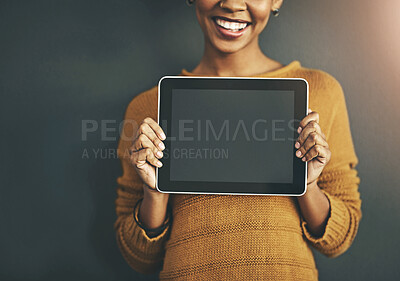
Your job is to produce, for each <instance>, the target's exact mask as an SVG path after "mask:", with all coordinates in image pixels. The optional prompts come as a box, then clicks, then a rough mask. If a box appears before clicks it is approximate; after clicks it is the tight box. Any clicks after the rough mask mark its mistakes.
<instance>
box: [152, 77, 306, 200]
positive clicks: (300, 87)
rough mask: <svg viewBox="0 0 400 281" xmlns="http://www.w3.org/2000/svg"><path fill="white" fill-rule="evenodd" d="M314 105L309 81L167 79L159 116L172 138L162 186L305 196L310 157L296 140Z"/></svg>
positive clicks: (159, 172) (160, 173)
mask: <svg viewBox="0 0 400 281" xmlns="http://www.w3.org/2000/svg"><path fill="white" fill-rule="evenodd" d="M307 109H308V83H307V81H306V80H305V79H301V78H262V77H256V78H255V77H206V76H164V77H162V78H161V79H160V80H159V83H158V117H157V121H158V124H159V125H160V126H161V128H162V129H163V131H164V132H165V134H166V136H167V138H166V140H164V141H163V142H164V144H165V147H166V148H165V150H164V151H163V152H164V156H163V158H162V159H161V161H162V162H163V166H162V167H160V168H158V167H156V188H157V190H158V191H160V192H163V193H187V194H237V195H288V196H289V195H290V196H299V195H302V194H304V193H305V192H306V188H307V162H303V161H301V159H299V158H298V157H296V156H295V151H296V148H295V147H294V144H295V141H296V139H297V137H298V135H299V134H298V133H297V128H298V126H299V123H300V121H301V120H302V119H303V118H304V117H305V116H306V115H307V114H308V111H307Z"/></svg>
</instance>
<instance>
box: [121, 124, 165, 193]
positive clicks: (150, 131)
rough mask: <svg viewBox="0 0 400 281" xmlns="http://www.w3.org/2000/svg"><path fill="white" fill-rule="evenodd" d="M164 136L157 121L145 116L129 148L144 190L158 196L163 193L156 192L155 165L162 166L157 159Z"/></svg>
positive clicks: (162, 148)
mask: <svg viewBox="0 0 400 281" xmlns="http://www.w3.org/2000/svg"><path fill="white" fill-rule="evenodd" d="M165 138H166V136H165V134H164V132H163V130H162V129H161V127H160V126H159V125H158V124H157V122H156V121H154V120H153V119H152V118H150V117H146V118H145V119H144V120H143V122H142V123H141V124H140V125H139V128H138V130H137V131H136V135H135V140H134V141H133V144H132V146H131V147H130V148H129V151H130V153H131V162H132V164H133V166H134V167H135V170H136V172H137V173H138V174H139V176H140V177H141V179H142V180H143V182H144V184H145V186H144V190H145V191H150V193H151V194H158V195H160V196H161V194H163V193H161V192H158V191H157V189H156V182H155V179H156V178H155V177H156V169H155V167H156V166H157V167H161V166H162V163H161V161H160V160H159V159H161V158H162V157H163V152H162V151H163V150H164V149H165V146H164V144H163V142H162V140H165ZM163 195H168V194H163Z"/></svg>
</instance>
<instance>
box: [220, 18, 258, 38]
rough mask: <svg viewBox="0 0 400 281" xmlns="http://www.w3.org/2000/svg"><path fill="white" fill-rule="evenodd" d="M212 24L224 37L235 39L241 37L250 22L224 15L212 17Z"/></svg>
mask: <svg viewBox="0 0 400 281" xmlns="http://www.w3.org/2000/svg"><path fill="white" fill-rule="evenodd" d="M212 19H213V22H214V26H215V27H216V29H217V30H218V33H219V34H220V36H221V37H223V38H224V39H236V38H239V37H241V36H242V35H243V34H244V33H245V32H246V31H247V29H248V27H249V25H251V22H249V21H245V20H242V19H235V20H233V19H230V18H226V17H219V16H216V17H212Z"/></svg>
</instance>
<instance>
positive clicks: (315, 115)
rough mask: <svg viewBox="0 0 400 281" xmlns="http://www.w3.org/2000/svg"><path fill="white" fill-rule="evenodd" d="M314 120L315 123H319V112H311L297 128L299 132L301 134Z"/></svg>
mask: <svg viewBox="0 0 400 281" xmlns="http://www.w3.org/2000/svg"><path fill="white" fill-rule="evenodd" d="M311 120H314V121H315V122H317V123H319V114H318V112H315V111H313V112H311V113H309V114H308V115H307V116H305V117H304V118H303V119H302V120H301V121H300V124H299V128H297V132H298V133H299V134H300V132H301V131H302V130H303V129H304V128H305V126H307V124H308V123H309V122H310V121H311Z"/></svg>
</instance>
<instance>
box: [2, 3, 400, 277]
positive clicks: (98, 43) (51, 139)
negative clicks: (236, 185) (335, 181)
mask: <svg viewBox="0 0 400 281" xmlns="http://www.w3.org/2000/svg"><path fill="white" fill-rule="evenodd" d="M399 10H400V2H399V1H395V0H392V1H388V0H387V1H371V0H367V1H366V0H353V1H346V0H336V1H310V0H302V1H289V0H287V1H285V3H284V5H283V7H282V11H281V15H280V16H279V17H278V18H271V20H270V22H269V24H268V26H267V29H266V30H265V31H264V32H263V34H262V36H261V38H260V42H261V46H262V49H263V50H264V51H265V53H266V54H267V55H269V56H271V57H273V58H275V59H277V60H279V61H281V62H282V63H285V64H287V63H289V62H291V61H292V60H294V59H298V60H300V62H301V63H302V64H303V65H304V66H306V67H312V68H319V69H322V70H325V71H327V72H329V73H331V74H332V75H333V76H335V77H336V78H337V79H338V80H339V82H340V83H341V84H342V86H343V89H344V91H345V95H346V101H347V106H348V110H349V117H350V122H351V129H352V134H353V138H354V143H355V147H356V152H357V155H358V157H359V160H360V164H359V165H358V170H359V175H360V177H361V185H360V191H361V195H362V199H363V219H362V222H361V225H360V229H359V233H358V236H357V238H356V240H355V242H354V244H353V246H352V247H351V248H350V250H349V251H348V252H346V253H345V254H344V255H342V256H340V257H339V258H336V259H328V258H325V257H323V256H322V255H320V254H317V253H316V259H317V265H318V268H319V270H320V276H321V280H399V277H400V270H399V266H398V263H399V260H400V245H399V237H400V226H399V214H400V204H399V203H398V202H399V200H400V188H399V184H398V183H399V181H400V176H399V172H398V169H399V166H400V161H399V156H400V153H399V145H398V141H399V139H400V138H399V137H400V133H399V130H398V128H399V121H400V118H399V117H400V116H399V110H398V109H399V102H400V67H399V62H400V39H399V38H400V37H399V35H400V20H399V17H398V11H399ZM202 51H203V37H202V33H201V30H200V27H199V26H198V23H197V20H196V17H195V14H194V7H191V8H189V7H187V6H186V5H185V3H184V0H179V1H178V0H175V1H171V0H169V1H161V0H159V1H145V0H142V1H137V0H136V1H135V0H125V1H122V0H112V1H111V0H109V1H100V0H96V1H83V0H79V1H78V0H69V1H67V0H65V1H55V0H53V1H52V0H48V1H30V0H29V1H0V93H1V100H0V117H1V130H0V132H1V138H0V142H1V145H0V147H1V157H0V163H1V164H0V165H1V170H0V171H1V181H0V184H1V196H0V229H1V231H0V280H145V279H146V280H147V278H150V279H151V280H156V279H157V274H155V275H153V276H151V277H148V276H143V275H139V274H137V273H135V272H134V271H133V270H131V269H130V267H129V266H128V265H127V264H126V263H125V261H124V260H123V258H122V257H121V255H120V253H119V251H118V249H117V246H116V242H115V238H114V231H113V228H112V226H113V223H114V220H115V210H114V199H115V197H116V193H115V187H116V182H115V180H116V177H118V176H119V175H120V174H121V168H120V163H119V160H118V159H116V158H115V157H113V156H112V155H105V152H107V151H108V152H112V151H113V150H115V149H116V146H117V140H118V133H117V131H116V130H117V129H118V125H119V123H120V122H121V120H122V118H123V114H124V111H125V109H126V106H127V104H128V103H129V101H130V100H131V99H132V98H133V97H134V96H135V95H137V94H138V93H140V92H142V91H144V90H146V89H148V88H150V87H152V86H154V85H156V83H157V81H158V79H159V78H160V77H161V76H163V75H167V74H170V75H174V74H178V73H179V72H180V70H181V69H182V68H186V69H188V70H192V69H193V68H194V67H195V66H196V64H197V63H198V61H199V60H200V58H201V55H202ZM82 120H94V121H95V122H97V123H98V124H99V126H101V122H102V121H103V122H106V123H107V122H108V123H107V124H106V125H107V127H108V128H111V130H112V129H114V130H115V131H110V132H107V136H108V137H109V138H110V140H102V136H101V132H102V130H100V128H99V129H98V130H96V131H95V132H93V133H91V134H89V135H88V138H87V140H82V133H81V129H82V126H81V123H82ZM107 120H109V121H107ZM103 132H104V131H103ZM85 149H87V152H88V155H87V157H83V153H84V152H85ZM96 151H98V152H99V151H100V152H101V155H97V157H96V154H95V152H96ZM100 156H101V157H100Z"/></svg>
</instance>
